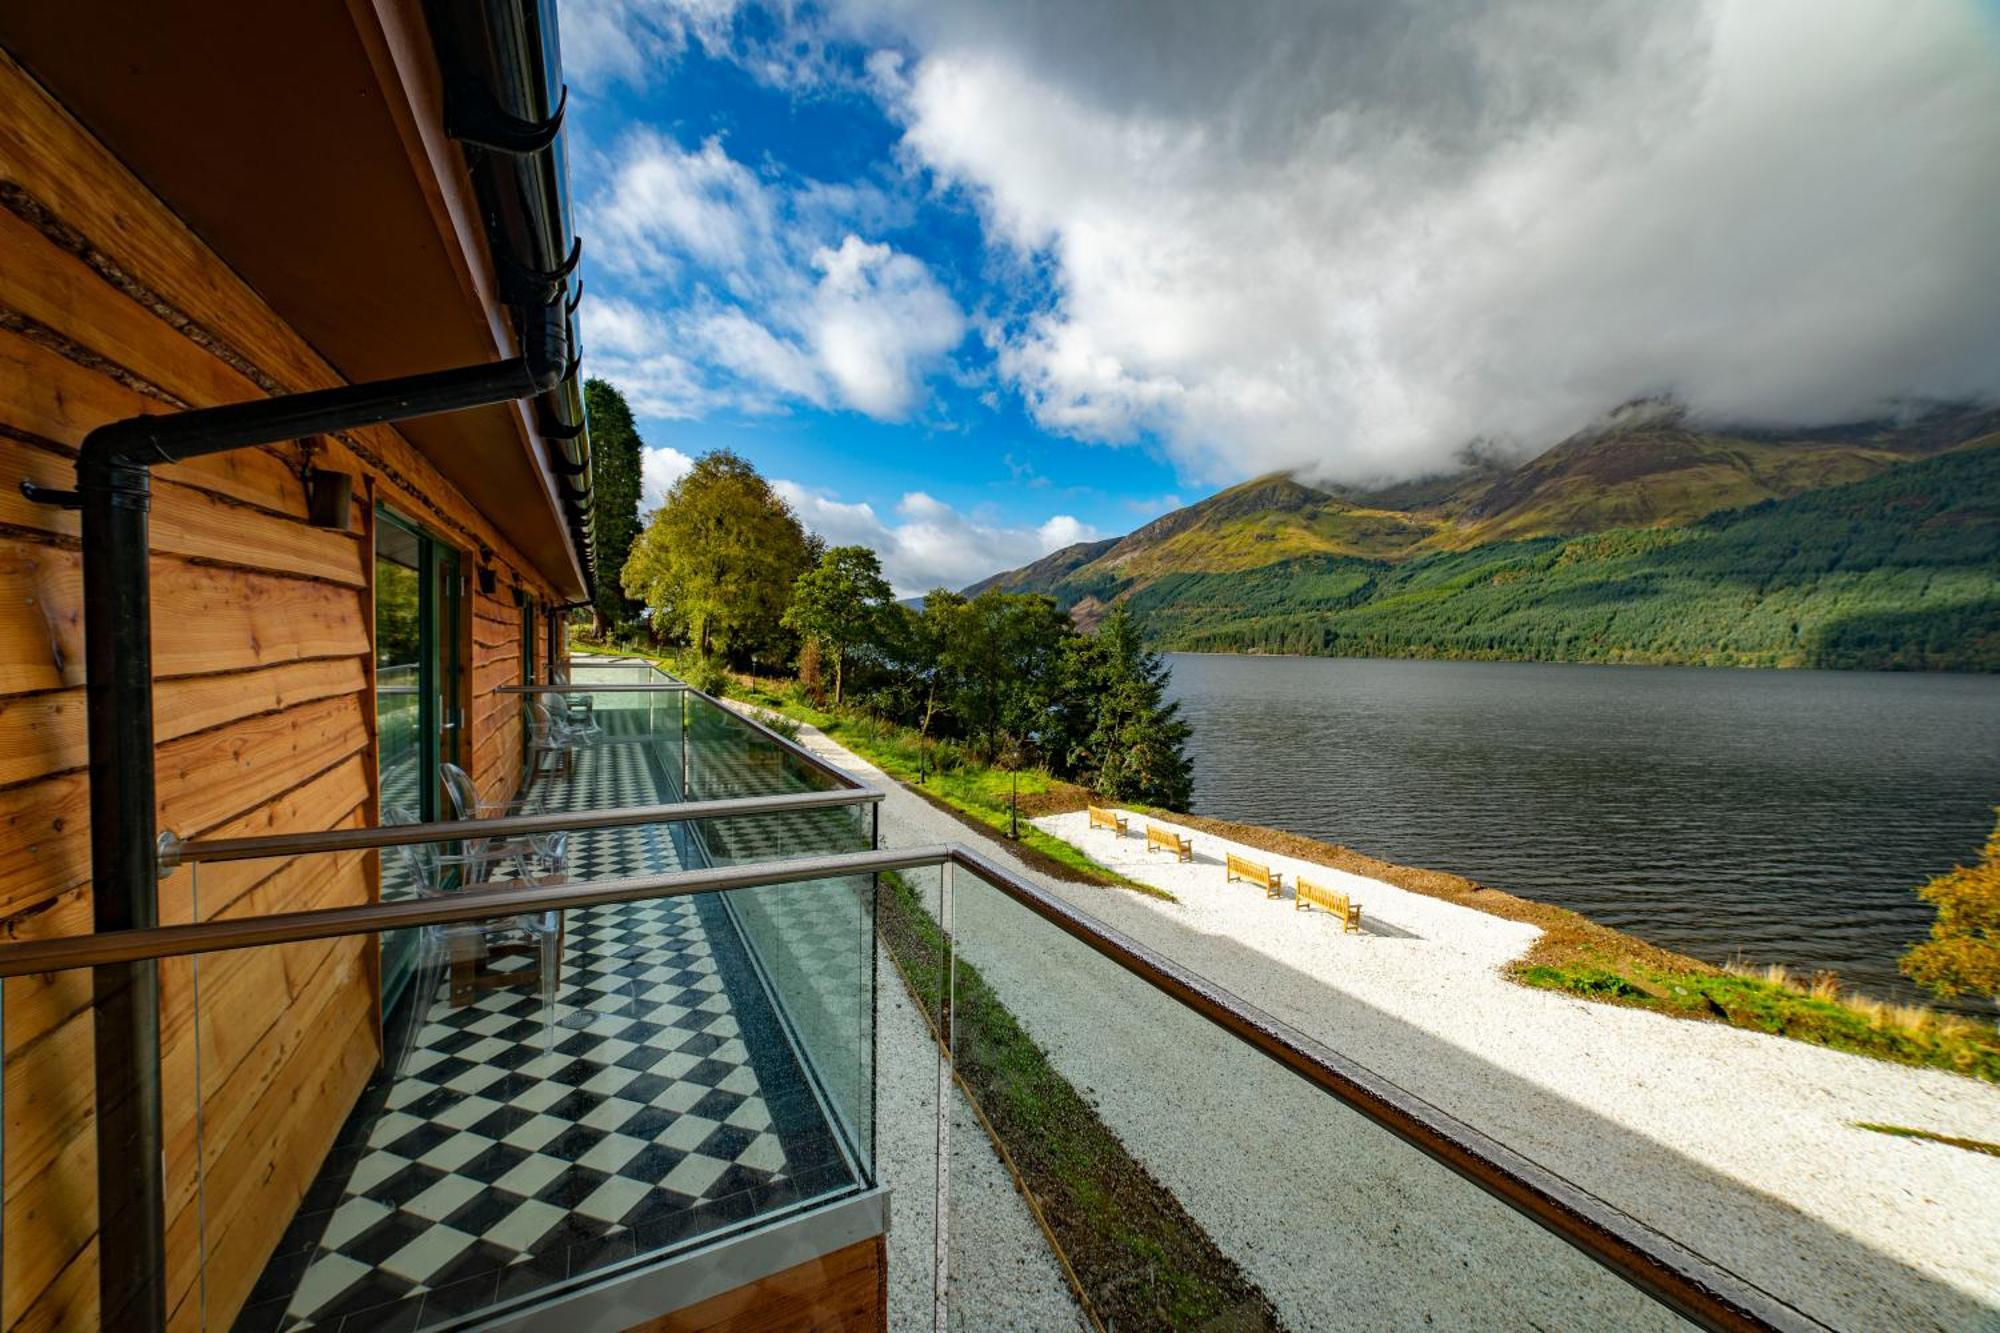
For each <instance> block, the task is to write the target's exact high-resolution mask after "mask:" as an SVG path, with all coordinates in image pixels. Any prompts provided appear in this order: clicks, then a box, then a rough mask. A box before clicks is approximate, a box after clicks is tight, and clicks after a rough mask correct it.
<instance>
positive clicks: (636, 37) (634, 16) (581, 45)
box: [562, 0, 736, 88]
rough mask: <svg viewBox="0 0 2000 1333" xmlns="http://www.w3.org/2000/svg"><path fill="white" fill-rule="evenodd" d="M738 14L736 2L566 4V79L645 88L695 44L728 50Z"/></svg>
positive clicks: (583, 0) (575, 0) (595, 0)
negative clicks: (675, 58) (732, 25)
mask: <svg viewBox="0 0 2000 1333" xmlns="http://www.w3.org/2000/svg"><path fill="white" fill-rule="evenodd" d="M735 14H736V0H564V3H563V7H562V53H563V73H564V74H565V75H566V76H567V77H568V78H570V79H572V80H574V81H575V82H576V83H578V84H580V85H584V86H587V87H602V86H608V85H611V84H614V83H625V84H629V85H630V86H632V87H634V88H644V87H645V86H646V85H647V83H648V82H649V81H650V79H651V76H652V75H654V74H657V73H659V72H660V71H662V70H664V69H666V68H667V67H668V66H669V65H670V63H671V62H672V60H673V58H674V57H675V56H677V55H679V54H680V53H681V52H682V51H684V50H686V49H687V47H688V46H689V45H690V44H691V43H698V44H700V45H701V46H702V47H703V48H705V49H707V50H709V51H711V52H719V51H721V50H723V49H724V48H725V47H726V46H727V45H728V41H729V32H730V23H731V20H732V19H734V17H735Z"/></svg>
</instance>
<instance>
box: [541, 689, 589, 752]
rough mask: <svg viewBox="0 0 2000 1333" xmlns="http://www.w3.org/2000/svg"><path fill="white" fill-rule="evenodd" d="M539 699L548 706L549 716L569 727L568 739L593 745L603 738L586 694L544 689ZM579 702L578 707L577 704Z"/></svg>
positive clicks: (581, 743)
mask: <svg viewBox="0 0 2000 1333" xmlns="http://www.w3.org/2000/svg"><path fill="white" fill-rule="evenodd" d="M540 697H541V701H542V702H543V703H544V704H546V705H547V706H548V709H549V714H550V716H552V717H554V718H555V719H556V721H558V722H560V723H562V724H563V725H564V726H565V727H567V728H568V729H569V734H570V739H571V740H572V741H574V742H575V743H576V744H578V745H595V744H596V743H597V742H599V741H601V740H603V739H604V728H603V727H602V726H600V725H599V724H598V721H597V714H596V710H595V708H594V706H593V702H592V700H591V697H590V696H589V695H587V694H562V693H559V692H557V691H555V690H544V691H543V692H542V694H541V696H540ZM578 704H581V705H582V707H581V708H579V707H578V706H577V705H578Z"/></svg>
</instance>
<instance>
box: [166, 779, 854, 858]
mask: <svg viewBox="0 0 2000 1333" xmlns="http://www.w3.org/2000/svg"><path fill="white" fill-rule="evenodd" d="M850 781H851V779H850ZM881 799H882V791H881V789H880V788H877V787H871V786H868V785H867V784H865V783H855V785H853V786H851V787H845V788H842V789H841V790H839V791H800V792H786V793H783V794H782V795H778V796H734V797H727V798H724V799H722V800H716V801H673V802H669V803H666V804H662V805H628V806H618V807H614V808H612V809H608V810H563V811H556V812H552V813H549V814H540V815H500V816H496V817H495V818H492V819H441V820H433V821H431V822H429V823H424V824H372V825H369V826H368V827H366V828H344V829H317V830H313V831H311V832H306V833H265V834H259V835H258V836H256V837H253V838H206V839H202V838H197V839H192V840H189V841H186V842H182V841H179V840H177V839H172V838H171V835H169V836H168V837H163V838H161V840H160V868H161V869H162V870H172V869H175V868H176V867H178V866H182V865H190V864H194V863H196V862H201V861H253V860H256V859H258V858H260V857H266V856H300V855H304V854H307V853H311V852H352V851H365V850H367V849H370V848H375V847H401V846H404V845H407V844H410V843H425V842H459V841H462V840H464V839H469V838H523V837H527V836H529V835H531V834H542V833H573V832H578V831H581V830H584V829H612V828H631V827H633V826H634V825H637V824H677V823H681V822H683V821H686V820H694V819H735V818H740V817H742V816H744V815H773V814H795V813H798V812H799V811H804V810H831V809H837V808H839V807H841V806H848V805H871V804H873V803H875V802H877V801H880V800H881Z"/></svg>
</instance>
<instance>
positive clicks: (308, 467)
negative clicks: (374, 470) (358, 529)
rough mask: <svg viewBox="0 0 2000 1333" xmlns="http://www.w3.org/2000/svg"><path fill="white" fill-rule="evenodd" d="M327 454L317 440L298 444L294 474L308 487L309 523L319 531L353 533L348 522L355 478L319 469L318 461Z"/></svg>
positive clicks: (311, 439)
mask: <svg viewBox="0 0 2000 1333" xmlns="http://www.w3.org/2000/svg"><path fill="white" fill-rule="evenodd" d="M325 452H326V445H325V444H324V443H322V442H321V441H320V439H319V438H318V437H317V436H311V435H309V436H307V437H306V438H304V439H302V440H300V441H299V461H298V465H297V466H296V467H294V468H293V471H295V472H296V473H298V477H299V480H300V482H302V483H304V485H305V489H306V522H308V523H310V524H312V525H313V526H314V527H316V528H331V529H332V530H334V531H335V532H352V531H353V528H352V527H350V526H349V522H348V519H349V513H350V510H351V508H352V501H353V499H354V478H353V476H351V475H350V474H348V473H346V472H334V471H331V470H329V469H327V468H323V467H320V466H318V463H319V457H320V455H321V454H323V453H325Z"/></svg>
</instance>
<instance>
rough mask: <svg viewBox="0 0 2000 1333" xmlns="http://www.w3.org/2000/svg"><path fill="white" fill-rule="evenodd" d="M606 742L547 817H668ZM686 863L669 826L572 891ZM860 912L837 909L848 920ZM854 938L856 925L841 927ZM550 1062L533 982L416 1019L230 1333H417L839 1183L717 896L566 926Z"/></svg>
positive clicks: (593, 848) (656, 778) (623, 837)
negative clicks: (396, 1064)
mask: <svg viewBox="0 0 2000 1333" xmlns="http://www.w3.org/2000/svg"><path fill="white" fill-rule="evenodd" d="M671 790H672V787H671V784H670V782H669V780H668V779H667V777H666V774H665V772H664V770H663V769H662V768H661V767H660V765H659V763H658V761H657V758H656V757H655V756H653V754H652V747H650V746H647V745H643V744H611V745H605V746H601V747H597V748H596V749H593V750H590V751H586V752H584V753H583V754H580V755H579V756H578V760H577V765H576V771H575V773H574V774H573V776H572V778H571V779H570V780H568V781H564V782H560V783H554V782H550V783H548V784H547V785H546V787H545V790H544V792H543V795H544V796H545V798H546V804H547V806H548V808H553V809H561V808H566V807H569V808H574V807H575V806H581V805H586V804H587V805H591V806H599V807H602V806H606V805H622V804H637V803H643V802H651V801H659V800H665V799H669V796H668V793H669V792H671ZM678 864H679V858H678V856H677V853H676V848H675V844H674V840H673V837H672V835H671V831H670V830H667V829H657V828H644V829H630V830H615V831H608V832H603V833H593V834H588V835H580V836H579V837H578V838H577V839H576V840H575V841H573V842H572V844H571V848H570V875H571V877H572V878H574V879H578V880H583V879H594V878H599V877H603V876H608V875H614V874H629V873H640V872H655V871H661V870H669V869H673V868H675V867H676V866H677V865H678ZM850 915H851V913H850ZM850 925H851V922H850ZM555 1014H556V1024H555V1027H554V1029H553V1032H554V1043H555V1044H554V1047H553V1049H548V1048H547V1046H546V1043H547V1041H548V1039H549V1034H550V1029H549V1027H548V1026H547V1015H546V1011H545V1010H544V1008H543V1006H542V1003H541V999H540V996H539V995H538V994H537V993H536V992H535V991H534V990H533V989H531V988H529V987H523V988H520V989H513V988H502V989H494V990H488V991H485V992H483V993H482V994H481V996H480V998H479V999H478V1000H476V1001H475V1002H474V1003H472V1004H470V1005H467V1006H465V1007H462V1008H453V1007H452V1006H451V1005H450V1003H449V1001H448V1000H447V999H446V998H445V997H444V996H443V994H442V993H440V994H439V995H438V996H437V997H435V998H434V999H433V1000H432V1002H431V1003H430V1004H429V1005H428V1007H427V1010H426V1012H425V1015H424V1020H423V1027H422V1028H421V1029H420V1030H419V1031H418V1033H417V1034H416V1037H417V1040H416V1047H415V1049H414V1051H413V1053H412V1055H411V1056H410V1058H409V1059H408V1060H407V1061H406V1062H405V1064H404V1066H403V1068H402V1069H401V1071H400V1072H399V1073H398V1075H397V1076H396V1077H394V1078H388V1077H383V1078H378V1079H377V1080H376V1082H375V1084H373V1085H371V1087H370V1088H369V1090H368V1091H367V1093H366V1094H365V1095H364V1097H363V1099H362V1102H361V1104H360V1105H359V1106H358V1107H357V1108H356V1110H355V1112H354V1114H353V1115H352V1116H351V1117H350V1119H349V1122H348V1124H347V1126H346V1128H345V1129H344V1131H343V1133H342V1135H341V1137H340V1139H339V1141H338V1142H337V1143H336V1145H335V1147H334V1150H333V1152H332V1153H331V1155H330V1156H329V1159H328V1161H327V1162H326V1164H325V1165H324V1166H323V1168H322V1170H321V1173H320V1177H319V1179H318V1180H317V1181H316V1182H315V1184H314V1185H313V1187H312V1189H311V1191H310V1192H309V1193H308V1195H307V1197H306V1199H305V1200H304V1203H303V1204H302V1206H301V1208H300V1210H299V1212H298V1214H297V1216H296V1217H295V1219H294V1221H293V1224H292V1226H291V1227H290V1229H289V1230H288V1232H287V1234H286V1235H285V1237H284V1238H283V1239H282V1240H281V1242H280V1244H279V1246H278V1249H277V1252H276V1253H275V1254H274V1256H273V1258H272V1260H271V1261H270V1264H269V1265H268V1267H267V1268H266V1271H265V1273H264V1274H263V1277H262V1279H261V1280H260V1282H259V1284H258V1287H257V1290H256V1291H255V1292H253V1293H252V1296H251V1299H250V1302H249V1303H248V1305H247V1306H246V1308H245V1310H244V1313H243V1315H242V1317H241V1318H240V1319H239V1320H238V1327H239V1328H254V1329H262V1328H307V1327H318V1328H341V1329H347V1330H356V1329H376V1328H382V1327H385V1326H395V1327H399V1328H419V1327H421V1328H430V1327H438V1326H443V1325H447V1324H450V1323H452V1322H453V1321H454V1320H457V1319H460V1318H462V1317H464V1316H467V1315H469V1314H471V1313H472V1312H475V1311H480V1310H485V1309H487V1308H489V1307H491V1306H493V1305H494V1304H495V1303H496V1302H502V1301H506V1300H510V1299H512V1298H515V1297H518V1296H524V1295H528V1294H530V1293H533V1292H535V1291H537V1290H539V1289H542V1288H546V1287H548V1286H550V1285H552V1284H555V1283H558V1282H563V1281H566V1280H567V1279H569V1278H572V1277H576V1276H578V1275H581V1274H583V1273H587V1272H589V1271H591V1270H593V1269H595V1268H598V1267H601V1266H603V1265H606V1264H611V1263H616V1262H618V1261H619V1260H621V1259H625V1258H629V1257H632V1256H634V1255H637V1254H641V1253H647V1252H651V1251H655V1250H658V1249H661V1248H664V1247H667V1246H670V1245H673V1244H675V1243H677V1242H679V1241H682V1240H685V1239H687V1238H689V1237H692V1236H697V1235H700V1234H702V1233H705V1232H708V1231H712V1230H715V1229H716V1228H719V1227H722V1226H726V1225H728V1224H730V1223H732V1222H736V1221H739V1220H742V1219H744V1218H747V1217H751V1216H755V1215H759V1214H762V1213H766V1212H769V1211H772V1210H774V1209H777V1208H781V1207H783V1206H785V1205H787V1204H789V1203H791V1202H794V1201H797V1200H800V1199H807V1198H812V1197H815V1196H818V1195H821V1194H824V1193H827V1192H830V1191H834V1190H838V1189H841V1188H845V1187H847V1186H849V1185H851V1184H852V1183H853V1176H852V1174H851V1172H850V1169H849V1167H848V1166H847V1165H846V1162H845V1159H844V1157H843V1156H842V1154H841V1152H840V1149H839V1147H838V1145H837V1143H836V1141H835V1139H834V1136H833V1133H832V1132H831V1130H830V1129H829V1127H828V1126H827V1124H826V1121H825V1119H824V1115H823V1112H822V1111H821V1109H820V1104H819V1101H818V1099H817V1098H816V1097H815V1095H814V1093H813V1091H812V1089H811V1088H810V1087H809V1086H808V1085H807V1081H806V1078H805V1076H804V1074H803V1073H802V1071H801V1070H800V1068H799V1066H798V1064H797V1062H796V1059H795V1057H794V1055H793V1053H792V1051H791V1048H790V1046H789V1044H788V1043H787V1041H786V1040H785V1037H784V1035H783V1033H782V1031H781V1030H780V1027H779V1023H778V1018H777V1015H776V1014H775V1013H774V1012H773V1010H772V1007H771V1004H770V1001H769V999H768V997H767V996H766V994H765V992H764V990H763V988H762V986H761V985H760V983H759V982H758V980H757V978H756V975H755V972H754V970H753V968H752V967H751V964H750V961H749V957H748V955H747V953H746V952H745V949H744V945H743V942H742V939H741V937H740V935H739V934H738V932H737V929H736V926H735V924H734V923H733V922H732V921H731V920H730V919H729V916H728V914H727V912H726V911H725V909H724V908H723V906H722V904H721V903H720V902H719V901H717V900H715V899H714V898H713V897H708V896H704V897H697V898H688V899H674V900H669V901H666V902H659V903H637V904H621V905H615V906H608V907H602V908H593V909H589V910H587V911H579V912H573V913H570V914H569V919H568V921H567V922H566V923H565V935H564V942H563V966H562V973H561V984H560V989H559V993H558V996H557V1003H556V1006H555Z"/></svg>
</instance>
